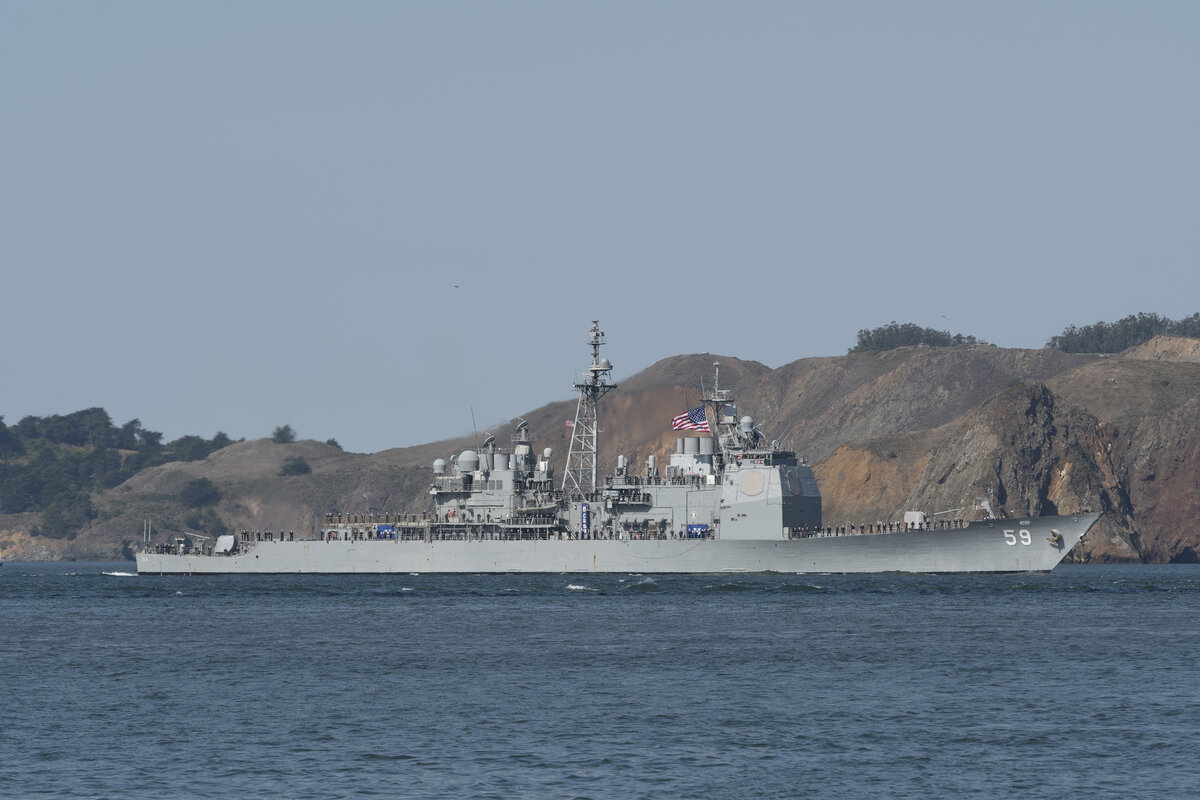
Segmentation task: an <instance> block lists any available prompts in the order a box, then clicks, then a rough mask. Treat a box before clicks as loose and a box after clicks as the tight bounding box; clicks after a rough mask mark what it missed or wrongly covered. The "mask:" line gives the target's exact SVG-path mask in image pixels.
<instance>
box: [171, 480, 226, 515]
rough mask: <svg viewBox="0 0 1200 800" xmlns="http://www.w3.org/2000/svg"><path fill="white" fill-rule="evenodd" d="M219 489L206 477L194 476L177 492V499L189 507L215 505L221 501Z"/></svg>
mask: <svg viewBox="0 0 1200 800" xmlns="http://www.w3.org/2000/svg"><path fill="white" fill-rule="evenodd" d="M221 497H222V494H221V489H220V488H219V487H218V486H217V485H216V484H215V483H213V482H212V481H210V480H209V479H208V478H196V480H194V481H189V482H188V484H187V485H186V486H184V487H183V491H181V492H180V493H179V499H180V500H182V501H183V504H184V505H185V506H188V507H189V508H203V507H205V506H215V505H216V504H217V503H219V502H221Z"/></svg>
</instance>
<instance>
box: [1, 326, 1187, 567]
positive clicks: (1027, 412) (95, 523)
mask: <svg viewBox="0 0 1200 800" xmlns="http://www.w3.org/2000/svg"><path fill="white" fill-rule="evenodd" d="M714 361H719V362H720V364H721V367H720V369H721V373H720V375H721V385H722V387H728V388H731V389H733V390H734V392H735V394H736V396H737V398H738V403H739V407H740V409H741V413H750V414H753V415H754V416H755V419H756V423H757V425H758V426H759V427H760V428H761V429H762V430H763V431H764V432H765V433H766V434H767V435H768V436H769V437H774V438H778V439H780V440H781V441H783V442H784V443H785V444H786V445H787V446H789V447H791V448H793V449H795V450H797V452H799V453H800V454H801V455H803V456H806V457H807V458H808V459H809V460H810V462H812V463H813V465H814V468H815V470H816V472H817V476H818V479H819V480H820V482H821V487H822V493H823V496H824V508H825V518H826V520H827V522H828V523H829V524H841V523H843V522H846V521H853V522H874V521H878V520H893V519H896V518H897V517H899V516H900V515H901V514H902V513H903V511H904V510H906V509H912V508H922V509H925V510H927V511H930V512H936V511H945V512H950V511H955V510H959V509H972V508H974V507H976V506H977V505H979V504H980V503H981V502H986V503H988V504H990V505H991V507H993V508H994V509H996V510H1005V511H1007V512H1008V513H1010V514H1013V515H1029V514H1046V513H1056V512H1061V513H1070V512H1072V511H1077V510H1081V509H1085V508H1093V509H1101V510H1103V511H1104V512H1105V513H1104V516H1103V518H1102V519H1101V521H1100V523H1098V524H1097V526H1096V527H1095V528H1094V529H1093V532H1092V533H1091V534H1090V535H1089V537H1088V539H1087V540H1086V541H1085V542H1084V544H1083V545H1082V546H1081V548H1080V549H1079V550H1078V552H1076V553H1075V554H1074V557H1076V558H1080V559H1090V560H1098V561H1140V560H1149V561H1158V562H1163V561H1169V560H1185V561H1186V560H1194V559H1195V558H1196V551H1197V549H1200V532H1198V531H1196V529H1195V527H1194V526H1193V525H1192V524H1191V520H1194V519H1195V518H1196V516H1197V514H1198V513H1200V497H1198V492H1197V486H1200V341H1198V340H1194V339H1186V338H1181V337H1157V338H1156V339H1154V340H1152V341H1150V342H1148V343H1146V344H1145V345H1141V346H1139V347H1136V348H1131V349H1130V350H1128V351H1126V352H1124V353H1120V354H1116V355H1104V356H1099V355H1071V354H1066V353H1062V352H1059V351H1055V350H1014V349H1003V348H997V347H992V346H989V345H961V346H958V347H952V348H930V347H905V348H899V349H896V350H888V351H878V352H864V353H855V354H851V355H846V356H840V357H831V358H808V359H802V360H799V361H795V362H792V363H790V364H785V365H783V366H781V367H779V368H778V369H770V368H768V367H766V366H764V365H762V364H759V363H757V362H753V361H743V360H740V359H736V358H731V357H728V356H712V355H709V354H693V355H684V356H677V357H674V358H669V359H664V360H663V361H660V362H658V363H656V364H654V365H653V366H651V367H649V368H647V369H646V370H643V371H642V372H640V373H638V374H637V375H634V376H632V377H630V378H627V379H625V380H623V381H621V382H620V383H621V385H620V389H619V390H618V391H616V392H614V393H612V394H610V395H609V396H608V397H607V398H605V400H604V402H603V404H602V407H601V415H602V425H603V430H604V439H603V441H602V450H603V453H602V460H601V463H602V467H604V468H611V467H612V465H613V464H614V463H615V460H616V456H617V455H618V454H622V455H625V456H626V457H627V458H628V459H629V460H630V462H631V464H633V465H634V466H635V468H638V469H640V465H641V464H642V463H644V461H645V459H646V457H647V456H649V455H651V454H653V455H656V456H658V457H659V458H660V459H662V458H665V457H666V456H667V454H668V453H669V452H670V451H671V450H672V448H673V446H674V443H675V438H676V434H675V433H674V432H672V431H671V430H670V425H669V420H670V418H671V417H672V416H674V415H675V414H678V413H679V412H680V411H682V410H684V409H685V408H687V407H688V406H689V405H694V404H695V402H696V401H697V398H698V397H699V394H700V390H701V381H702V380H703V381H704V382H705V383H706V384H707V383H708V382H710V381H711V380H712V364H713V362H714ZM574 413H575V403H574V401H573V400H567V401H560V402H555V403H550V404H548V405H545V406H542V407H541V408H538V409H534V410H532V411H530V412H529V413H528V414H526V415H525V418H526V419H527V420H528V421H529V423H530V429H531V430H533V431H534V432H535V433H536V434H537V435H538V437H539V438H538V447H539V449H540V448H544V447H550V448H552V449H553V451H554V461H555V463H556V468H557V469H559V470H560V471H561V468H562V464H563V463H564V461H565V455H566V449H567V444H568V437H569V428H568V427H567V426H566V424H565V423H566V421H567V420H568V419H571V418H573V417H574ZM512 424H515V420H514V421H512V423H510V424H509V425H508V426H503V427H501V429H499V430H497V431H495V432H496V434H497V438H498V439H499V440H500V441H501V442H504V441H506V440H507V437H508V435H509V432H510V430H511V425H512ZM471 446H474V442H473V440H472V439H470V438H464V439H457V440H449V441H442V442H434V443H429V444H425V445H420V446H417V447H408V448H397V449H392V450H385V451H382V452H379V453H375V454H371V455H364V454H354V453H345V452H342V451H341V450H340V449H338V448H337V447H334V446H331V445H326V444H320V443H317V442H296V443H289V444H276V443H274V442H272V441H271V440H259V441H252V442H238V443H233V444H228V445H226V446H224V447H222V448H220V449H218V450H216V451H215V452H212V453H211V454H209V455H208V456H207V458H203V459H200V460H194V461H187V462H178V461H177V462H170V463H166V464H161V465H159V466H154V467H151V468H148V469H146V470H143V471H142V472H139V473H138V474H136V475H134V476H133V477H132V478H130V479H128V480H126V481H125V482H124V483H122V484H120V485H118V486H116V487H114V488H111V489H107V490H104V491H102V492H99V493H98V494H97V495H96V496H95V499H94V504H95V507H96V511H97V515H96V518H95V519H94V520H92V521H91V523H90V524H88V525H87V526H86V527H85V528H84V529H83V530H81V531H79V533H78V534H77V535H76V536H75V537H74V538H73V539H68V538H61V539H49V538H45V537H38V536H33V535H31V530H32V528H33V526H34V525H35V524H36V515H33V514H10V515H7V516H0V548H3V551H4V553H5V556H6V557H7V558H13V559H52V558H120V557H128V555H129V553H130V552H131V550H130V548H131V547H132V546H133V545H135V544H136V542H137V541H138V539H139V537H140V532H141V530H142V526H143V520H145V519H151V520H152V521H153V524H154V528H155V530H156V532H157V533H158V534H159V535H160V537H161V535H162V534H166V533H173V532H176V531H184V530H189V529H190V528H189V524H188V523H189V520H190V521H192V522H195V517H196V513H197V511H196V509H193V508H188V507H187V506H186V505H185V504H184V503H183V501H182V500H181V493H182V492H183V491H184V487H186V486H187V485H188V484H189V482H192V481H196V480H198V479H201V478H204V479H208V480H209V481H211V482H213V484H215V485H216V486H217V487H219V490H220V494H221V499H220V501H219V502H218V503H216V505H215V506H214V507H213V509H212V511H213V512H214V513H215V514H216V515H217V517H219V520H220V522H222V523H223V524H224V525H226V526H227V527H228V528H230V529H233V530H240V529H250V530H254V529H270V530H279V529H284V530H295V531H296V532H297V533H298V534H308V533H311V532H312V531H314V530H316V529H317V527H318V526H319V524H320V520H321V519H322V518H323V516H324V514H325V513H326V512H327V511H332V510H342V511H384V510H389V511H415V510H423V509H425V508H426V506H427V502H428V500H427V497H426V494H425V492H426V490H427V488H428V479H429V470H430V464H431V463H432V461H433V460H434V459H435V458H437V457H442V458H449V457H450V456H452V455H454V454H456V453H458V452H460V451H461V450H463V449H465V448H467V447H471ZM295 458H302V459H304V461H305V462H306V463H307V464H308V465H309V466H310V467H311V473H309V474H306V475H294V476H290V477H280V476H279V474H278V473H279V471H280V469H281V467H282V466H283V464H284V463H285V462H286V461H287V460H288V459H295ZM206 513H207V512H206Z"/></svg>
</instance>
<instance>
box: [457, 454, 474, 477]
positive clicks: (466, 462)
mask: <svg viewBox="0 0 1200 800" xmlns="http://www.w3.org/2000/svg"><path fill="white" fill-rule="evenodd" d="M458 469H459V472H474V471H475V470H477V469H479V453H476V452H475V451H474V450H463V451H462V452H461V453H460V454H459V456H458Z"/></svg>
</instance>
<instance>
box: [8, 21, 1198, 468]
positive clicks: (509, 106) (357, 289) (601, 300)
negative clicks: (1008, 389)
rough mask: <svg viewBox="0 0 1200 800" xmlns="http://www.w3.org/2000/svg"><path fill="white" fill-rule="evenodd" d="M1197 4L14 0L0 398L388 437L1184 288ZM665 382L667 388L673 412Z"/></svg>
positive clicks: (1049, 330)
mask: <svg viewBox="0 0 1200 800" xmlns="http://www.w3.org/2000/svg"><path fill="white" fill-rule="evenodd" d="M1197 41H1200V3H1195V2H1181V3H1171V2H1149V3H1146V2H1137V3H1135V2H1128V3H1109V2H1073V3H1067V2H1059V3H1055V2H1050V3H1046V2H1017V3H974V2H964V0H955V1H954V2H906V3H892V2H866V3H863V2H845V1H844V0H843V1H840V2H828V3H811V2H781V3H753V2H751V3H704V2H679V3H647V2H636V3H563V2H546V3H523V2H503V3H445V2H438V3H412V2H379V3H367V2H339V3H333V2H328V3H305V2H292V1H290V0H289V2H252V3H243V2H196V3H173V2H170V3H164V2H157V1H156V2H142V3H130V2H97V3H93V2H42V0H38V1H37V2H13V0H0V111H2V116H0V218H2V220H3V222H2V227H0V258H2V263H3V281H2V284H0V286H2V293H3V294H2V296H3V304H2V306H0V307H2V309H3V313H2V314H0V335H2V336H3V355H2V357H0V414H3V415H4V417H5V420H6V422H8V423H10V424H11V423H15V422H16V421H17V420H19V419H20V418H21V417H23V416H25V415H27V414H35V415H39V416H42V415H47V414H52V413H69V412H71V411H76V410H79V409H81V408H86V407H90V406H103V407H104V408H106V409H108V411H109V413H110V414H111V415H112V416H113V418H114V420H115V421H116V422H117V423H118V424H120V423H123V422H125V421H127V420H129V419H131V418H133V417H138V418H139V419H141V421H142V423H143V424H144V425H145V426H146V427H149V428H151V429H154V430H161V431H163V432H164V434H165V435H166V438H167V439H173V438H176V437H178V436H180V435H183V434H186V433H194V434H200V435H204V436H211V435H212V434H214V433H215V432H216V431H218V430H223V431H225V432H226V433H228V434H229V435H230V436H233V437H234V438H239V437H247V438H257V437H261V436H266V435H269V434H270V432H271V430H272V429H273V428H274V427H275V426H276V425H279V424H282V423H285V422H286V423H290V424H291V425H292V426H293V427H294V428H295V429H296V430H297V431H298V433H299V434H300V435H301V436H302V437H306V438H315V439H326V438H329V437H336V438H337V439H338V440H339V441H340V442H341V443H342V445H343V446H345V447H346V448H347V449H350V450H357V451H376V450H382V449H385V448H389V447H395V446H399V445H406V444H414V443H419V442H424V441H430V440H433V439H437V438H442V437H445V436H450V435H457V434H461V433H464V432H469V431H470V430H471V409H472V408H474V413H475V417H476V419H477V420H478V422H479V424H480V427H481V428H483V427H488V426H490V425H491V424H493V423H495V422H496V421H498V420H501V419H507V418H509V417H511V416H513V415H515V414H518V413H520V412H522V411H525V410H528V409H530V408H533V407H536V406H538V405H541V404H542V403H544V402H548V401H551V400H557V399H566V398H569V397H571V396H572V390H571V388H570V384H571V383H572V381H573V380H574V379H575V376H576V375H577V374H578V373H579V372H580V371H581V370H582V369H583V368H585V367H586V366H587V363H588V351H587V348H586V345H585V339H586V334H587V330H588V327H589V326H590V323H591V320H592V319H594V318H599V319H600V320H601V327H602V328H603V329H604V330H605V331H606V332H607V334H608V340H609V347H608V349H607V355H608V356H609V357H610V358H611V360H612V361H613V363H614V364H615V365H616V372H615V375H616V377H617V379H620V378H622V377H627V376H629V375H632V374H633V373H635V372H637V371H639V370H641V369H643V368H644V367H646V366H648V365H650V364H652V363H653V362H654V361H656V360H658V359H660V358H663V357H665V356H670V355H676V354H679V353H689V352H698V351H704V350H706V351H711V352H714V353H721V354H727V355H734V356H738V357H741V358H746V359H754V360H758V361H762V362H764V363H766V364H768V365H770V366H773V367H776V366H780V365H782V364H785V363H788V362H790V361H793V360H795V359H798V358H803V357H807V356H814V355H839V354H842V353H844V352H845V351H846V349H847V348H848V347H850V346H852V345H853V344H854V342H855V335H856V332H857V331H858V330H859V329H860V328H868V327H875V326H878V325H881V324H885V323H887V322H889V321H891V320H893V319H894V320H897V321H900V322H909V321H911V322H916V323H919V324H921V325H927V326H931V327H936V328H938V329H948V330H951V331H953V332H961V333H965V334H972V335H975V336H978V337H980V338H982V339H986V340H988V341H991V342H994V343H996V344H999V345H1002V346H1010V347H1040V346H1042V345H1043V344H1044V343H1045V341H1046V339H1047V338H1049V337H1050V336H1052V335H1054V334H1056V333H1059V332H1061V331H1062V329H1063V328H1064V327H1066V326H1067V325H1068V324H1077V325H1083V324H1087V323H1091V322H1095V321H1097V320H1110V321H1111V320H1115V319H1118V318H1120V317H1122V316H1125V315H1127V314H1131V313H1136V312H1138V311H1153V312H1157V313H1159V314H1164V315H1167V316H1170V317H1174V318H1178V317H1182V316H1185V315H1188V314H1191V313H1193V312H1195V311H1197V310H1200V269H1198V268H1197V266H1198V265H1197V252H1198V251H1200V219H1198V214H1197V211H1198V197H1197V193H1198V187H1200V157H1198V154H1197V149H1198V147H1200V145H1198V144H1197V143H1198V142H1200V124H1198V123H1200V102H1198V101H1197V98H1198V97H1200V87H1198V86H1197V83H1198V79H1200V46H1198V45H1197ZM680 410H682V409H680Z"/></svg>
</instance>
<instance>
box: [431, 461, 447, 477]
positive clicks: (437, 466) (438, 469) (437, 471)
mask: <svg viewBox="0 0 1200 800" xmlns="http://www.w3.org/2000/svg"><path fill="white" fill-rule="evenodd" d="M433 474H434V475H445V474H446V459H444V458H436V459H434V461H433Z"/></svg>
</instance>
